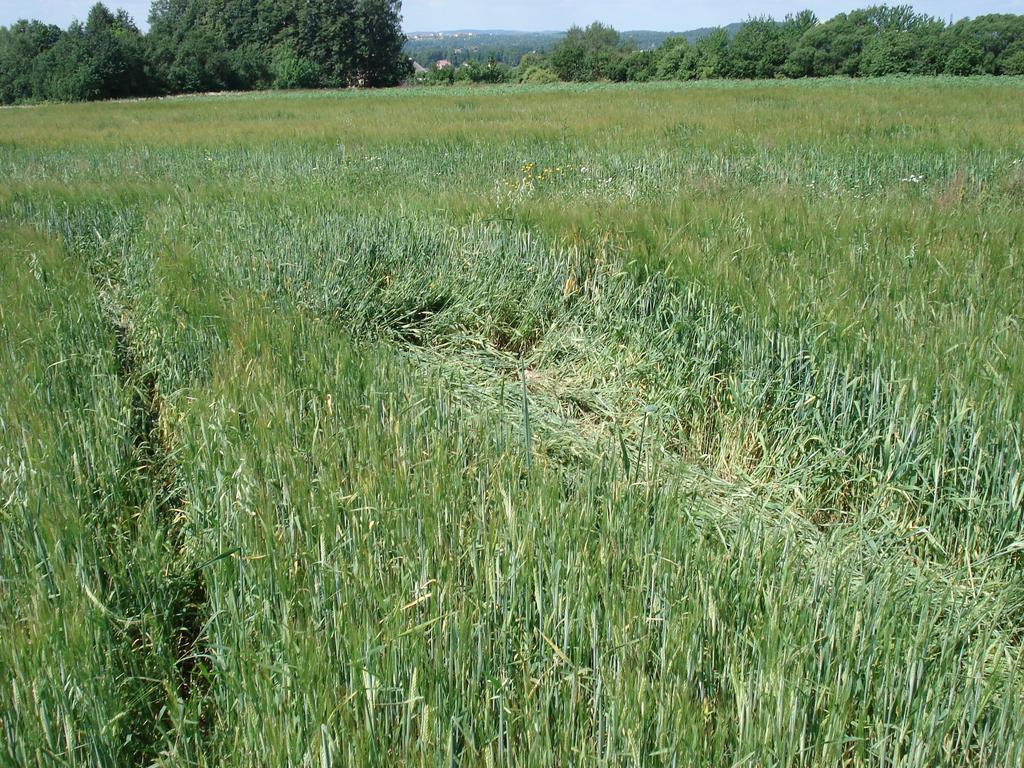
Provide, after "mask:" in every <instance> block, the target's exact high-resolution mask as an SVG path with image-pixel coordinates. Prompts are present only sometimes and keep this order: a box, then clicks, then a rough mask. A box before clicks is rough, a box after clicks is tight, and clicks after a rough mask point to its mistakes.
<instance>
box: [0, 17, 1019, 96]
mask: <svg viewBox="0 0 1024 768" xmlns="http://www.w3.org/2000/svg"><path fill="white" fill-rule="evenodd" d="M404 43H405V36H404V35H403V34H402V31H401V2H399V1H398V0H155V2H154V3H153V6H152V8H151V11H150V14H149V31H148V32H147V33H145V34H144V33H143V32H141V31H140V29H139V28H138V26H137V25H136V24H135V22H134V21H133V20H132V19H131V17H130V16H129V15H128V14H127V13H126V12H125V11H122V10H118V11H116V12H112V11H110V10H109V9H108V8H107V7H106V6H104V5H103V4H102V3H97V4H96V5H95V6H93V8H92V9H91V10H90V11H89V14H88V16H87V17H86V20H85V22H84V23H83V22H77V21H76V22H74V23H72V24H71V25H70V26H69V27H68V28H67V29H60V28H59V27H57V26H54V25H51V24H44V23H42V22H39V21H19V22H17V23H16V24H13V25H12V26H10V27H0V103H3V104H14V103H20V102H29V101H38V100H48V99H51V100H60V101H77V100H91V99H109V98H124V97H131V96H152V95H162V94H174V93H195V92H203V91H219V90H250V89H261V88H324V87H327V88H338V87H347V86H366V87H376V86H390V85H398V84H400V83H402V82H406V81H407V80H408V79H410V78H411V79H413V81H415V82H424V83H451V82H473V83H499V82H523V83H544V82H554V81H558V80H562V81H569V82H585V81H594V80H610V81H647V80H696V79H706V78H777V77H789V78H799V77H827V76H834V75H846V76H851V77H871V76H881V75H893V74H918V75H938V74H950V75H978V74H990V75H1020V74H1024V16H1017V15H1010V14H997V15H987V16H979V17H977V18H974V19H964V20H961V21H958V22H956V23H946V22H945V21H943V20H940V19H937V18H934V17H931V16H927V15H925V14H920V13H916V12H915V11H914V10H913V9H912V8H911V7H910V6H906V5H901V6H873V7H870V8H865V9H861V10H856V11H852V12H850V13H841V14H839V15H837V16H835V17H833V18H831V19H829V20H828V21H824V22H822V21H820V20H819V19H818V18H817V17H816V16H815V15H814V13H812V12H811V11H803V12H801V13H798V14H795V15H791V16H787V17H786V18H785V19H783V20H782V21H776V20H775V19H772V18H771V17H766V16H765V17H758V18H753V19H749V20H748V21H746V22H745V23H743V24H742V25H730V27H728V28H725V27H723V28H718V29H713V30H710V31H709V32H708V33H707V34H705V35H703V36H701V37H700V38H699V39H696V40H694V39H693V38H692V36H689V37H688V36H686V35H674V36H670V37H668V38H666V39H665V40H663V41H662V42H661V44H660V45H658V46H657V47H653V46H652V47H651V48H644V47H641V46H639V45H638V44H637V41H636V40H635V39H634V38H631V37H626V36H623V35H622V34H620V33H619V32H618V31H616V30H615V29H613V28H612V27H609V26H606V25H603V24H600V23H597V22H595V23H594V24H591V25H590V26H588V27H586V28H581V27H573V28H571V29H570V30H569V31H568V32H567V33H566V34H565V35H564V36H562V37H561V38H560V39H559V40H558V41H557V42H556V43H555V44H554V45H553V46H552V47H551V48H550V49H549V50H547V51H543V52H530V53H526V54H525V55H522V56H521V57H520V58H519V62H518V65H517V66H515V67H511V66H509V65H508V64H506V63H504V62H502V61H501V60H500V58H499V56H498V55H497V54H494V53H493V52H492V55H490V56H488V58H487V59H486V60H485V59H483V57H482V56H479V57H478V60H475V61H469V62H467V63H465V64H464V65H463V66H461V67H457V68H456V67H451V68H445V69H437V68H431V69H430V70H429V71H427V72H425V73H420V74H418V75H415V76H413V70H412V62H411V60H410V59H409V57H408V55H407V54H406V53H405V52H404V51H403V44H404ZM502 58H503V57H502Z"/></svg>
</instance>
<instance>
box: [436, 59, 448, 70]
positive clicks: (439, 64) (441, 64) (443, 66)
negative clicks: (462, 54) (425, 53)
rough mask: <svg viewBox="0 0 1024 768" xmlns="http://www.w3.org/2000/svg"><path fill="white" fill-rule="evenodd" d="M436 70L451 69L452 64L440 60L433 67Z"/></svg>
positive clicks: (445, 60) (446, 60)
mask: <svg viewBox="0 0 1024 768" xmlns="http://www.w3.org/2000/svg"><path fill="white" fill-rule="evenodd" d="M434 66H435V67H437V68H438V69H451V68H452V63H451V62H450V61H448V59H441V60H440V61H439V62H437V64H435V65H434Z"/></svg>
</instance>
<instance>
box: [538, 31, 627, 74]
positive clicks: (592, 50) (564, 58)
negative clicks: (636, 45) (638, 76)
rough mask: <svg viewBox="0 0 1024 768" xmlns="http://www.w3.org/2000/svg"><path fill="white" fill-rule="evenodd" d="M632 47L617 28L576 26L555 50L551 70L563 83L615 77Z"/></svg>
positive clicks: (551, 59)
mask: <svg viewBox="0 0 1024 768" xmlns="http://www.w3.org/2000/svg"><path fill="white" fill-rule="evenodd" d="M631 49H632V46H631V45H630V43H628V42H627V41H624V40H623V39H622V35H620V34H619V33H618V32H617V31H616V30H615V29H614V28H612V27H609V26H607V25H605V24H601V23H600V22H596V21H595V22H594V23H593V24H591V25H590V26H588V27H587V28H585V29H584V28H582V27H578V26H576V27H572V28H570V29H569V31H568V32H566V33H565V37H564V38H562V39H561V40H560V41H559V42H558V43H557V44H556V45H555V47H554V48H553V49H552V50H551V58H550V61H551V69H552V70H553V71H554V72H555V74H557V75H558V77H559V78H560V79H562V80H567V81H570V82H573V81H574V82H586V81H590V80H610V79H613V78H614V75H615V74H616V73H617V71H618V68H619V67H620V66H621V65H622V64H623V62H622V60H623V59H624V58H625V57H626V55H627V54H628V53H629V52H630V51H631Z"/></svg>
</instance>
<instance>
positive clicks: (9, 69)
mask: <svg viewBox="0 0 1024 768" xmlns="http://www.w3.org/2000/svg"><path fill="white" fill-rule="evenodd" d="M61 34H62V33H61V30H60V28H59V27H56V26H54V25H52V24H43V23H42V22H39V21H19V22H17V23H16V24H14V25H13V26H12V27H10V28H9V29H8V28H7V27H0V104H16V103H18V102H21V101H28V100H30V99H32V98H38V94H37V93H36V91H35V88H34V83H33V75H32V69H33V66H34V62H35V60H36V59H37V58H39V57H40V56H41V55H42V54H43V53H45V52H46V51H47V50H49V49H50V48H52V47H53V46H54V45H56V44H57V42H58V41H59V40H60V38H61Z"/></svg>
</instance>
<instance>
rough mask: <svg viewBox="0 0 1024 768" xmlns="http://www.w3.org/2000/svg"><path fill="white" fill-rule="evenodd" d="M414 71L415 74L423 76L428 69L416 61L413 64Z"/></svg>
mask: <svg viewBox="0 0 1024 768" xmlns="http://www.w3.org/2000/svg"><path fill="white" fill-rule="evenodd" d="M412 71H413V73H414V74H417V75H422V74H423V73H424V72H426V71H427V68H426V67H424V66H423V65H422V64H420V63H419V62H418V61H414V62H413V63H412Z"/></svg>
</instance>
